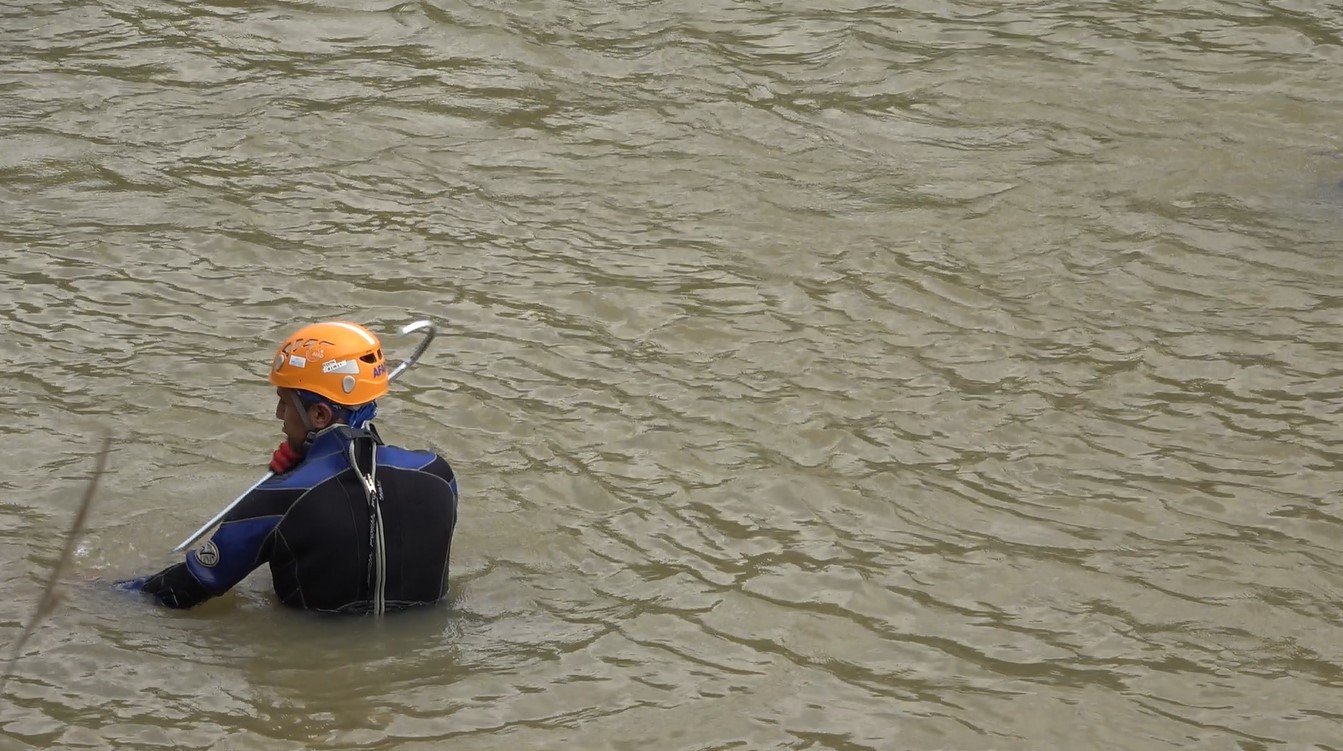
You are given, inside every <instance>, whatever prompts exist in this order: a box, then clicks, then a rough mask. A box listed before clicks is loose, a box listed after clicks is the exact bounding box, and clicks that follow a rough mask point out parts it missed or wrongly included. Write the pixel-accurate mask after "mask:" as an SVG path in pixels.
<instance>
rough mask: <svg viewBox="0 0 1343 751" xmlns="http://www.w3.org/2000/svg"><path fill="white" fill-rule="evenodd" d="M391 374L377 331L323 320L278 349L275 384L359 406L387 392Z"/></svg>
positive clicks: (272, 378)
mask: <svg viewBox="0 0 1343 751" xmlns="http://www.w3.org/2000/svg"><path fill="white" fill-rule="evenodd" d="M387 372H388V371H387V361H386V360H385V359H383V356H382V345H381V344H380V343H379V342H378V337H376V336H374V335H373V332H371V331H369V330H368V329H366V328H364V327H363V326H360V325H359V324H357V323H350V322H348V321H324V322H322V323H314V324H310V325H308V326H304V327H303V328H301V329H299V330H298V331H295V332H294V333H293V334H292V335H290V337H289V338H288V339H285V341H284V343H283V344H281V345H280V349H279V350H277V351H276V353H275V360H274V362H273V363H272V367H271V369H270V382H271V383H273V384H275V385H276V386H279V387H280V388H286V389H301V390H303V391H311V392H313V393H314V394H319V395H321V396H324V397H326V398H327V399H330V400H331V401H333V402H335V403H336V404H340V405H342V406H346V407H357V406H359V405H361V404H367V403H369V402H371V401H373V400H375V399H377V398H378V397H380V396H382V395H383V394H385V393H387V380H388V379H387Z"/></svg>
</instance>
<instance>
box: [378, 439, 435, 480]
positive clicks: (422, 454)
mask: <svg viewBox="0 0 1343 751" xmlns="http://www.w3.org/2000/svg"><path fill="white" fill-rule="evenodd" d="M378 463H379V464H381V465H382V466H384V467H396V468H397V469H415V470H424V471H435V470H437V471H443V470H446V471H447V472H448V473H449V474H451V472H452V470H451V469H450V468H449V467H448V462H447V460H446V459H444V458H443V457H442V456H440V455H439V454H437V453H435V452H433V451H428V450H416V449H408V448H403V447H401V446H393V445H390V444H388V445H383V446H379V447H378Z"/></svg>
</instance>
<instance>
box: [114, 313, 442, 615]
mask: <svg viewBox="0 0 1343 751" xmlns="http://www.w3.org/2000/svg"><path fill="white" fill-rule="evenodd" d="M270 382H271V383H272V384H274V385H275V387H276V389H275V390H276V394H277V396H278V402H277V403H276V405H275V417H276V418H277V419H279V420H281V421H282V422H283V423H284V434H285V440H284V441H283V442H281V443H280V447H279V448H278V449H276V451H275V454H274V456H273V457H272V458H271V463H270V468H271V471H272V472H274V473H275V476H274V477H270V478H268V479H267V480H266V481H265V482H263V483H261V484H260V485H258V486H257V487H256V488H255V489H254V490H252V491H251V492H249V493H248V494H247V495H246V496H245V497H243V498H242V499H241V500H240V501H239V502H238V504H237V505H236V506H235V507H234V508H233V509H232V510H231V511H229V512H228V514H226V515H225V516H224V518H223V520H222V521H221V522H220V525H219V529H218V530H217V531H216V532H215V533H214V536H213V537H211V538H210V540H209V542H207V543H205V544H204V545H203V546H201V547H199V548H197V549H195V550H192V551H190V552H189V553H187V555H186V560H185V561H183V562H181V563H178V564H175V565H173V566H169V567H168V568H166V569H164V570H162V571H160V572H158V573H157V574H154V575H152V576H147V577H142V578H139V579H132V580H128V581H123V582H120V583H118V585H117V586H118V587H119V588H121V589H124V590H129V591H139V592H143V593H145V594H146V595H149V596H151V597H153V598H154V599H155V600H157V601H158V602H159V603H160V604H163V605H166V606H168V607H172V608H190V607H194V606H195V605H197V604H199V603H201V602H204V601H205V600H207V599H209V598H211V597H217V596H219V595H222V594H223V593H225V592H226V591H228V590H229V589H230V588H231V587H233V586H234V585H235V584H237V583H238V582H240V581H242V580H243V579H244V578H245V577H246V576H247V575H248V574H250V573H251V572H252V571H253V570H255V569H256V568H257V567H259V566H260V565H261V564H263V563H269V564H270V572H271V581H272V583H273V584H274V587H275V593H276V595H278V596H279V598H280V601H281V602H282V603H284V604H285V605H289V606H292V607H296V608H302V609H306V610H317V611H328V612H339V613H384V612H388V611H394V610H402V609H405V608H409V607H413V606H416V605H424V604H428V603H432V602H436V601H438V600H440V599H442V598H443V597H444V596H445V595H447V593H448V557H449V553H450V551H451V548H452V533H453V530H454V528H455V527H456V525H457V480H456V478H455V477H454V476H453V473H452V468H451V467H449V466H448V463H447V461H445V460H444V459H443V458H442V457H441V456H438V455H437V454H434V453H431V452H427V451H408V450H406V449H402V448H397V447H395V446H389V445H385V444H384V443H383V441H382V439H381V438H380V437H379V436H378V433H377V431H376V429H374V427H373V425H372V423H371V422H370V420H372V419H373V417H374V415H375V413H376V412H377V402H376V400H377V399H378V398H379V397H381V396H382V395H383V394H386V393H387V385H388V368H387V362H386V360H385V359H384V358H383V354H382V345H381V344H380V343H379V342H378V339H377V337H375V336H374V335H373V334H372V332H370V331H369V330H368V329H366V328H364V327H363V326H360V325H358V324H354V323H348V322H344V321H328V322H324V323H316V324H312V325H309V326H305V327H303V328H301V329H299V330H298V331H296V332H294V334H293V335H292V336H290V337H289V338H288V339H286V340H285V341H284V343H283V344H281V345H280V348H279V350H278V351H277V352H276V354H275V360H274V362H273V363H272V367H271V371H270Z"/></svg>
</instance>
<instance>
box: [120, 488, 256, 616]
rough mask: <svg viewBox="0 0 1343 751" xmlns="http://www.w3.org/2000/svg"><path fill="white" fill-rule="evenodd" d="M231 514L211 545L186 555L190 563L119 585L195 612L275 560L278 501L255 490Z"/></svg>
mask: <svg viewBox="0 0 1343 751" xmlns="http://www.w3.org/2000/svg"><path fill="white" fill-rule="evenodd" d="M253 495H255V496H257V497H255V498H254V497H253V496H252V495H249V496H248V498H246V499H244V500H243V502H242V503H240V504H238V507H237V508H235V509H234V510H233V511H231V512H229V514H228V516H225V517H224V520H223V521H222V522H221V523H220V525H219V529H218V530H217V531H216V532H215V533H214V535H213V536H212V537H211V538H210V541H209V542H207V543H205V544H204V545H202V546H201V547H199V548H197V549H195V550H192V551H191V552H189V553H187V555H186V560H185V561H183V562H181V563H178V564H174V565H172V566H169V567H168V568H165V569H163V570H162V571H160V572H158V573H156V574H154V575H152V576H147V577H143V578H140V579H133V580H130V581H125V582H120V583H118V585H117V587H118V588H119V589H123V590H130V591H139V592H143V593H145V594H147V595H150V596H152V597H153V598H154V599H155V600H157V601H158V602H159V604H161V605H165V606H167V607H170V608H191V607H195V606H196V605H199V604H200V603H202V602H204V601H206V600H208V599H210V598H211V597H218V596H219V595H222V594H224V593H225V592H227V591H228V590H229V589H231V588H232V587H233V586H234V585H235V584H237V583H238V582H240V581H242V580H243V579H245V578H246V577H247V575H248V574H250V573H252V571H253V570H255V569H256V568H257V567H258V566H260V565H261V564H263V563H265V562H266V561H268V560H269V559H270V554H271V548H272V545H273V538H272V536H271V533H272V532H273V531H274V530H275V527H276V525H278V524H279V523H280V519H281V518H282V516H283V513H276V512H277V511H278V510H279V509H277V508H275V503H274V499H273V498H272V497H268V495H267V494H266V493H264V492H258V491H254V493H253Z"/></svg>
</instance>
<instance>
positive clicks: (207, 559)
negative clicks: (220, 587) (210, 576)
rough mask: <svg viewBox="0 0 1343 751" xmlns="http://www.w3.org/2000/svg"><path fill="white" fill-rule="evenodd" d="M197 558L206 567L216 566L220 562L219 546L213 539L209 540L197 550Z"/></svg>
mask: <svg viewBox="0 0 1343 751" xmlns="http://www.w3.org/2000/svg"><path fill="white" fill-rule="evenodd" d="M196 560H197V561H200V564H201V565H202V566H204V567H206V568H214V567H215V564H217V563H219V548H218V546H216V545H215V544H214V542H213V541H211V542H207V543H205V544H204V545H202V546H201V548H200V550H197V551H196Z"/></svg>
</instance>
